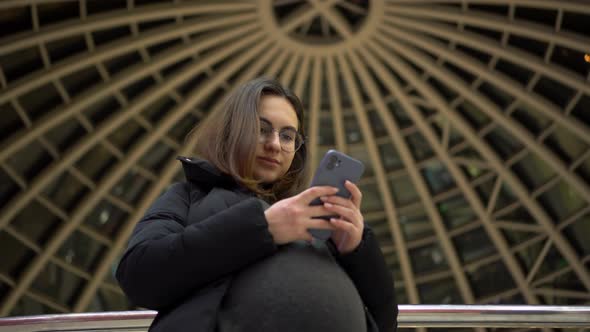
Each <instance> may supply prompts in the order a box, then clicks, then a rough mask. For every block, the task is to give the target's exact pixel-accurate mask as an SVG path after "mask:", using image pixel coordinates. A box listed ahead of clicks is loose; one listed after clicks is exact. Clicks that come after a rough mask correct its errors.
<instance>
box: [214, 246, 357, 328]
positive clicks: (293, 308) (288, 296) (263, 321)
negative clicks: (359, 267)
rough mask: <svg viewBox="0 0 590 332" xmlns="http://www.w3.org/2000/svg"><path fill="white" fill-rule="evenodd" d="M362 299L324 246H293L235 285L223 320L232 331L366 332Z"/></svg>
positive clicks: (241, 275)
mask: <svg viewBox="0 0 590 332" xmlns="http://www.w3.org/2000/svg"><path fill="white" fill-rule="evenodd" d="M365 325H366V324H365V315H364V309H363V304H362V301H361V299H360V296H359V294H358V292H357V290H356V288H355V287H354V284H353V283H352V281H351V280H350V279H349V278H348V276H347V275H346V273H345V272H344V271H343V270H342V269H341V268H340V266H339V265H338V264H337V263H336V262H335V261H334V259H333V258H332V257H331V256H330V253H329V251H328V249H327V248H326V247H325V246H324V245H323V244H320V245H316V246H311V245H309V244H307V243H293V244H290V245H287V246H284V247H282V248H281V249H280V250H279V251H278V252H277V253H276V254H275V255H273V256H271V257H268V258H266V259H265V260H262V261H260V262H258V263H256V264H254V265H251V266H249V267H248V268H246V269H244V270H243V271H241V272H240V273H238V274H237V275H236V276H235V278H234V279H233V282H232V285H231V287H230V288H229V289H228V292H227V294H226V296H225V298H224V301H223V303H222V306H221V308H220V311H219V317H218V327H219V328H218V330H219V331H221V332H227V331H235V332H238V331H286V332H288V331H344V332H346V331H355V332H358V331H361V332H362V331H365V329H366V327H365Z"/></svg>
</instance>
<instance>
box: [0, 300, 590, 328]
mask: <svg viewBox="0 0 590 332" xmlns="http://www.w3.org/2000/svg"><path fill="white" fill-rule="evenodd" d="M155 314H156V312H155V311H149V310H142V311H117V312H99V313H79V314H57V315H40V316H21V317H6V318H0V332H5V331H11V332H36V331H44V330H51V331H59V330H68V331H75V330H76V329H79V330H87V329H92V328H105V327H108V328H111V329H112V330H116V329H125V331H146V330H147V327H148V326H149V325H150V323H151V322H152V320H153V318H154V316H155ZM398 324H399V327H455V328H457V327H517V328H522V327H526V328H540V327H553V328H576V327H577V328H579V327H586V328H588V327H590V306H531V305H424V304H422V305H399V316H398Z"/></svg>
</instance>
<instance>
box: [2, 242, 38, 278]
mask: <svg viewBox="0 0 590 332" xmlns="http://www.w3.org/2000/svg"><path fill="white" fill-rule="evenodd" d="M0 243H2V251H3V252H5V253H6V252H9V253H10V255H2V259H0V272H2V273H4V274H6V275H7V276H9V277H11V278H13V279H17V278H18V276H19V275H20V273H21V272H22V270H23V269H24V268H25V267H26V265H27V264H28V263H29V262H30V261H31V260H32V259H33V257H34V256H35V252H34V251H32V250H30V249H29V248H27V247H26V246H25V245H24V244H22V243H20V242H19V241H18V240H17V239H15V238H14V237H12V236H11V235H9V234H8V233H6V232H4V231H0Z"/></svg>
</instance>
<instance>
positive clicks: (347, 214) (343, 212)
mask: <svg viewBox="0 0 590 332" xmlns="http://www.w3.org/2000/svg"><path fill="white" fill-rule="evenodd" d="M324 206H325V207H326V209H328V211H331V212H332V214H337V215H339V216H341V218H342V219H345V220H348V221H349V223H353V224H354V225H355V226H356V225H358V219H359V215H358V214H357V212H356V209H355V210H353V209H351V208H347V207H344V206H340V205H334V204H332V203H324Z"/></svg>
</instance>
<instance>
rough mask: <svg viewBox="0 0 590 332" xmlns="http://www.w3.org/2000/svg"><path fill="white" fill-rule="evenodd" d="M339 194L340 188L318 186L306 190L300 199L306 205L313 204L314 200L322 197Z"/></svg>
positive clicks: (300, 195)
mask: <svg viewBox="0 0 590 332" xmlns="http://www.w3.org/2000/svg"><path fill="white" fill-rule="evenodd" d="M337 192H338V188H336V187H330V186H317V187H311V188H309V189H306V190H305V191H304V192H302V193H301V194H299V197H300V198H301V199H302V200H303V202H304V203H305V204H309V203H311V201H313V200H314V199H316V198H318V197H322V196H330V195H334V194H336V193H337Z"/></svg>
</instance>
